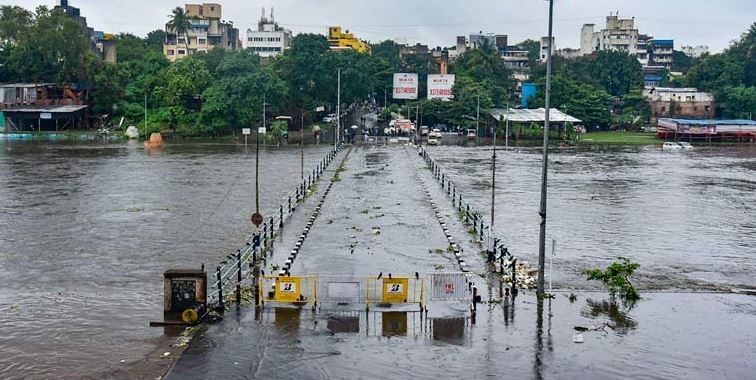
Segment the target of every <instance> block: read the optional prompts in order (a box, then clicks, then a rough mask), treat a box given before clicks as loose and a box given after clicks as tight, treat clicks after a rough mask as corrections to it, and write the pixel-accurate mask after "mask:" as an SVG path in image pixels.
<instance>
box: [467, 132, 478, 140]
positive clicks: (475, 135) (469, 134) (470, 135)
mask: <svg viewBox="0 0 756 380" xmlns="http://www.w3.org/2000/svg"><path fill="white" fill-rule="evenodd" d="M477 138H478V133H477V131H476V130H474V129H468V130H467V139H468V140H475V139H477Z"/></svg>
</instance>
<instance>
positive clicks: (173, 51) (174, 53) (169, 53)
mask: <svg viewBox="0 0 756 380" xmlns="http://www.w3.org/2000/svg"><path fill="white" fill-rule="evenodd" d="M168 55H176V51H175V50H173V49H168Z"/></svg>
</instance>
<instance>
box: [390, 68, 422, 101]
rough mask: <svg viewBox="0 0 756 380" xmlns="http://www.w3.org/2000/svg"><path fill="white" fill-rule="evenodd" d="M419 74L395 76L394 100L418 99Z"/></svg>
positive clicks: (397, 74)
mask: <svg viewBox="0 0 756 380" xmlns="http://www.w3.org/2000/svg"><path fill="white" fill-rule="evenodd" d="M417 85H418V79H417V74H408V73H395V74H394V99H417V88H418V86H417Z"/></svg>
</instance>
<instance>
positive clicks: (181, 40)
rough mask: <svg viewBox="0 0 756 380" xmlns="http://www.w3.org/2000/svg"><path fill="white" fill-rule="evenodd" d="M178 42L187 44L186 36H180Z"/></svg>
mask: <svg viewBox="0 0 756 380" xmlns="http://www.w3.org/2000/svg"><path fill="white" fill-rule="evenodd" d="M178 43H180V44H186V38H179V39H178Z"/></svg>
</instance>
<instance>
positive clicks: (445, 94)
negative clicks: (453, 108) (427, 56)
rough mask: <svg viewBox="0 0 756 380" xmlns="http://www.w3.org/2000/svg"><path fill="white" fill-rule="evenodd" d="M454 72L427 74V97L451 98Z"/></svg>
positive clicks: (452, 96)
mask: <svg viewBox="0 0 756 380" xmlns="http://www.w3.org/2000/svg"><path fill="white" fill-rule="evenodd" d="M454 79H455V76H454V74H428V99H441V100H452V99H453V98H454V92H453V91H452V88H453V87H454Z"/></svg>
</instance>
